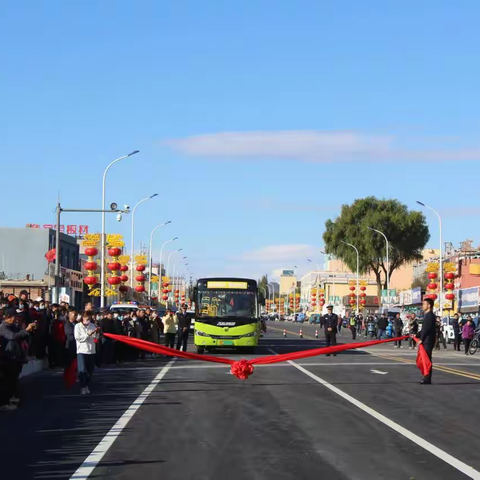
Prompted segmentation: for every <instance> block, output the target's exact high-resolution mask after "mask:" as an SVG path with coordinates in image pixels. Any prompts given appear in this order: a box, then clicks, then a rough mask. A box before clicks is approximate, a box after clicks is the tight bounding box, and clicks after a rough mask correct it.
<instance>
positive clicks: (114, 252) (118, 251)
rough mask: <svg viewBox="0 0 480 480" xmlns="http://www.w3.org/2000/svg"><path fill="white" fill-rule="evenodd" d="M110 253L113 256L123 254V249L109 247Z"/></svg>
mask: <svg viewBox="0 0 480 480" xmlns="http://www.w3.org/2000/svg"><path fill="white" fill-rule="evenodd" d="M108 254H109V255H110V256H111V257H119V256H120V255H121V254H122V249H121V248H118V247H112V248H109V249H108Z"/></svg>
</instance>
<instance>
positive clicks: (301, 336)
mask: <svg viewBox="0 0 480 480" xmlns="http://www.w3.org/2000/svg"><path fill="white" fill-rule="evenodd" d="M300 338H303V332H302V329H300Z"/></svg>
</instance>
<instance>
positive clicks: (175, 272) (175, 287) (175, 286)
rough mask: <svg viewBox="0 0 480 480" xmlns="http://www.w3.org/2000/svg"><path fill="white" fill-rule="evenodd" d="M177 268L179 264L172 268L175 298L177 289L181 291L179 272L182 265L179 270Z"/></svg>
mask: <svg viewBox="0 0 480 480" xmlns="http://www.w3.org/2000/svg"><path fill="white" fill-rule="evenodd" d="M186 258H187V257H183V258H182V259H181V260H180V261H182V260H185V259H186ZM176 267H177V264H176V263H174V264H173V267H172V272H173V276H172V277H173V286H172V288H173V293H174V296H175V289H178V290H180V288H179V286H178V271H179V270H180V267H181V265H180V266H179V267H178V268H176ZM175 280H177V281H175Z"/></svg>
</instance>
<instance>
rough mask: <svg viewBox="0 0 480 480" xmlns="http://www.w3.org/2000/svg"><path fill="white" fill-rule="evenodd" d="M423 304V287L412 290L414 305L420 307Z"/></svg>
mask: <svg viewBox="0 0 480 480" xmlns="http://www.w3.org/2000/svg"><path fill="white" fill-rule="evenodd" d="M421 303H422V287H416V288H413V289H412V305H419V304H421Z"/></svg>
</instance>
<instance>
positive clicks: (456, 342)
mask: <svg viewBox="0 0 480 480" xmlns="http://www.w3.org/2000/svg"><path fill="white" fill-rule="evenodd" d="M452 327H453V349H454V350H455V351H458V352H459V351H460V345H461V344H462V328H461V327H460V321H459V318H458V313H456V314H455V315H454V316H453V321H452Z"/></svg>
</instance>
